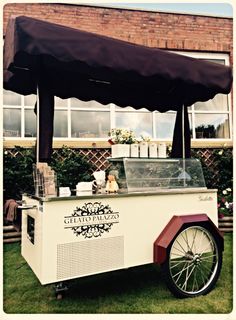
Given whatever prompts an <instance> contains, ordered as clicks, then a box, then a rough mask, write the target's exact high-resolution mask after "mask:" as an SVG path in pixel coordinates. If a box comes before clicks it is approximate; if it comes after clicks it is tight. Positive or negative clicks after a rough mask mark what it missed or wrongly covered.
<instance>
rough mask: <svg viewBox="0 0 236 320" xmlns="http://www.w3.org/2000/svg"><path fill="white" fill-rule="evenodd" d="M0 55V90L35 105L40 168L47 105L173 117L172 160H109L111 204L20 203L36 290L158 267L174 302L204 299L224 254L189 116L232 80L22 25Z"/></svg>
mask: <svg viewBox="0 0 236 320" xmlns="http://www.w3.org/2000/svg"><path fill="white" fill-rule="evenodd" d="M52 40H53V45H52V44H51V43H52ZM57 44H58V45H57ZM4 45H5V47H4V87H5V89H7V90H12V91H16V92H18V93H21V94H25V95H26V94H30V93H35V94H37V97H38V99H37V119H38V127H37V128H38V129H37V162H38V163H41V162H48V161H49V160H50V156H51V152H52V133H53V114H54V96H59V97H61V98H68V97H77V98H79V99H81V100H84V101H88V100H96V101H99V102H101V103H103V104H106V103H110V102H112V103H115V104H117V105H119V106H121V107H125V106H129V105H131V106H133V107H135V108H141V107H143V106H145V107H146V108H147V109H149V110H150V111H153V110H158V111H161V112H165V111H168V110H174V111H176V112H177V116H176V124H175V130H174V137H173V145H172V155H171V157H170V158H166V159H158V158H157V159H151V158H149V159H148V158H147V159H139V158H137V159H131V158H122V159H119V158H117V159H109V161H110V163H111V168H110V169H111V170H113V171H114V170H115V171H116V173H117V181H118V183H119V186H120V188H119V190H118V192H117V193H116V194H108V193H105V192H103V193H99V194H91V195H82V196H76V195H72V196H69V197H66V196H65V197H58V196H57V195H53V196H40V195H38V194H36V195H23V206H22V209H23V210H22V212H23V216H22V255H23V257H24V258H25V259H26V261H27V263H28V264H29V265H30V267H31V268H32V270H33V272H34V273H35V274H36V276H37V277H38V279H39V281H40V282H41V284H43V285H45V284H49V283H57V284H58V285H57V292H60V290H63V289H64V287H63V282H64V281H67V280H70V279H74V278H78V277H83V276H88V275H93V274H98V273H101V272H107V271H111V270H118V269H123V268H129V267H133V266H139V265H143V264H148V263H158V264H160V265H161V266H162V268H163V270H164V274H165V278H166V281H167V285H168V287H169V288H170V290H171V291H172V292H173V293H174V294H175V295H176V296H178V297H193V296H197V295H201V294H206V293H208V292H209V291H210V290H211V289H212V288H213V286H214V285H215V283H216V281H217V279H218V277H219V274H220V270H221V265H222V251H223V247H224V245H223V238H222V235H221V234H220V232H219V230H218V228H217V223H218V222H217V190H209V189H207V188H206V186H205V181H204V177H203V174H202V168H201V164H200V162H199V161H198V160H196V159H191V158H190V130H189V122H188V116H187V106H190V105H191V104H193V103H194V102H196V101H206V100H208V99H211V98H213V97H214V96H215V95H216V94H217V93H223V94H227V93H229V92H230V89H231V84H232V70H231V69H230V68H229V67H225V66H222V65H217V64H214V63H210V62H205V61H200V60H197V59H192V58H188V57H185V56H181V55H178V54H174V53H170V52H166V51H162V50H158V49H156V48H147V47H144V46H137V45H133V44H130V43H127V42H123V41H119V40H115V39H111V38H108V37H103V36H100V35H95V34H91V33H87V32H84V31H79V30H75V29H72V28H67V27H64V26H60V25H55V24H52V23H49V22H46V21H40V20H37V19H33V18H28V17H23V16H20V17H14V18H12V19H10V21H9V25H8V28H7V32H6V38H5V44H4Z"/></svg>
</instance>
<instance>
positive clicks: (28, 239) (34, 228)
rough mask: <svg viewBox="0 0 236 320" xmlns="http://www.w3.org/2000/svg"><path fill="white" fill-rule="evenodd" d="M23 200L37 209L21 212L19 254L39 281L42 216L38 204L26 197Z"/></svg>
mask: <svg viewBox="0 0 236 320" xmlns="http://www.w3.org/2000/svg"><path fill="white" fill-rule="evenodd" d="M23 200H25V201H26V202H27V204H32V205H36V206H37V208H34V209H29V210H22V235H21V237H22V241H21V254H22V256H23V257H24V258H25V260H26V261H27V263H28V264H29V266H30V267H31V268H32V270H33V271H34V273H35V274H36V276H37V277H38V279H39V280H41V273H42V215H41V214H40V212H39V202H38V201H37V200H33V199H30V198H27V197H24V198H23Z"/></svg>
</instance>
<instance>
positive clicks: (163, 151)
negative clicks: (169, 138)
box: [158, 142, 166, 158]
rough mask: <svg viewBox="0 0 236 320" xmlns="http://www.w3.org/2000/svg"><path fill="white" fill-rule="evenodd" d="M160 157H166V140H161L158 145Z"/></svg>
mask: <svg viewBox="0 0 236 320" xmlns="http://www.w3.org/2000/svg"><path fill="white" fill-rule="evenodd" d="M158 157H159V158H166V144H165V143H164V142H161V143H159V145H158Z"/></svg>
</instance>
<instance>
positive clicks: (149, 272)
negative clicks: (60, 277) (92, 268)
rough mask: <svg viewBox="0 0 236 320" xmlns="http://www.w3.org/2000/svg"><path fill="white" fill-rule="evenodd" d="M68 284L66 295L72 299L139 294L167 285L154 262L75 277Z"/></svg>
mask: <svg viewBox="0 0 236 320" xmlns="http://www.w3.org/2000/svg"><path fill="white" fill-rule="evenodd" d="M67 284H68V287H69V290H68V292H67V294H66V296H67V298H69V297H70V298H71V299H80V298H83V299H84V298H85V297H86V298H89V299H93V298H97V297H106V296H109V297H111V296H112V295H114V296H117V295H123V294H126V295H129V294H134V293H135V294H136V295H137V294H139V293H140V294H143V292H144V291H145V290H151V289H152V288H153V289H155V288H156V287H157V286H158V287H159V288H161V287H162V288H165V287H166V286H165V283H164V281H163V278H162V275H161V271H160V268H159V266H156V265H153V264H149V265H146V266H140V267H135V268H129V269H125V270H119V271H112V272H107V273H102V274H99V275H94V276H88V277H84V278H80V279H75V280H71V281H69V282H68V283H67Z"/></svg>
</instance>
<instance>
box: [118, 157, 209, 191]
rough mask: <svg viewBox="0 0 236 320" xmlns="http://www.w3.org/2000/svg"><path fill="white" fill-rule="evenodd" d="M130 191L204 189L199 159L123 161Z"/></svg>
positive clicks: (127, 159) (128, 159) (130, 159)
mask: <svg viewBox="0 0 236 320" xmlns="http://www.w3.org/2000/svg"><path fill="white" fill-rule="evenodd" d="M123 162H124V169H125V175H126V182H127V187H128V191H130V192H137V191H139V192H148V191H150V192H151V191H157V190H160V189H174V188H177V189H178V188H204V187H205V186H206V185H205V179H204V176H203V171H202V166H201V162H200V161H199V160H198V159H186V160H181V159H145V160H143V159H132V158H126V159H123Z"/></svg>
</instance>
